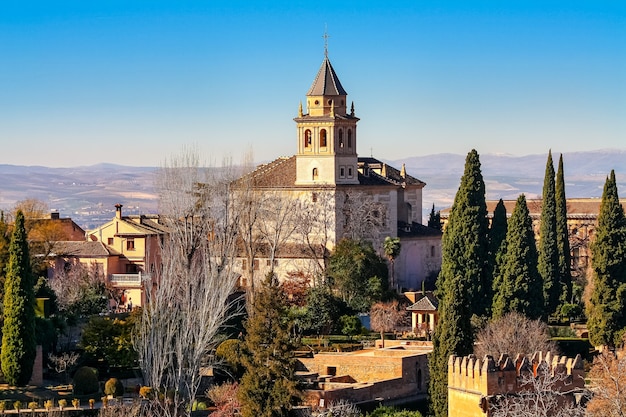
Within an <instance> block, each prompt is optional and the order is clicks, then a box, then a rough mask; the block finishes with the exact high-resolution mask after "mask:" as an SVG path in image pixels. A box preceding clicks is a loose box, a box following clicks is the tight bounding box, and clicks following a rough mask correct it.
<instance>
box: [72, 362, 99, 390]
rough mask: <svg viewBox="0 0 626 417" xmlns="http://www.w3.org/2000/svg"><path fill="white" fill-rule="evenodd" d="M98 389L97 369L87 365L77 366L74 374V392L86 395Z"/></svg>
mask: <svg viewBox="0 0 626 417" xmlns="http://www.w3.org/2000/svg"><path fill="white" fill-rule="evenodd" d="M99 390H100V385H99V384H98V370H97V369H95V368H90V367H88V366H83V367H81V368H78V370H77V371H76V373H75V374H74V394H75V395H87V394H93V393H95V392H98V391H99Z"/></svg>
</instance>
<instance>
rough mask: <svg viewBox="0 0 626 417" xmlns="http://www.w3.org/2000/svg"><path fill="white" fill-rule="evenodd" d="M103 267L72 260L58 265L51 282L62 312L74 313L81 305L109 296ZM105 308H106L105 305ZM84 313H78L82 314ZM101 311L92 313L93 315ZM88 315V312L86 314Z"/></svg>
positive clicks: (95, 305)
mask: <svg viewBox="0 0 626 417" xmlns="http://www.w3.org/2000/svg"><path fill="white" fill-rule="evenodd" d="M101 267H102V266H101V265H99V264H96V263H92V264H89V265H86V264H83V263H80V262H78V261H76V260H72V259H70V260H69V261H68V262H66V263H65V264H64V265H57V266H56V267H55V268H54V270H53V271H52V278H51V279H50V280H49V285H50V288H52V290H53V291H54V293H55V294H56V296H57V303H58V305H59V308H60V309H61V310H62V311H72V312H73V310H74V307H76V306H78V305H79V304H85V303H87V302H88V301H89V300H90V299H94V301H96V302H95V303H93V304H94V307H97V304H98V302H100V301H102V296H104V295H105V294H107V288H106V284H105V281H104V274H103V273H102V269H101ZM102 304H103V307H104V303H102ZM81 312H82V311H77V313H81ZM98 312H99V311H92V312H91V314H95V313H98ZM85 313H86V312H85Z"/></svg>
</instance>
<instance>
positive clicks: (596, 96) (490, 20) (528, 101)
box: [0, 0, 626, 167]
mask: <svg viewBox="0 0 626 417" xmlns="http://www.w3.org/2000/svg"><path fill="white" fill-rule="evenodd" d="M325 31H326V32H327V34H328V35H329V38H328V56H329V58H330V60H331V62H332V64H333V67H334V68H335V71H336V72H337V75H338V76H339V79H340V80H341V83H342V84H343V87H344V88H345V89H346V91H347V92H348V102H350V101H353V102H354V106H355V113H356V116H357V117H359V118H360V119H361V120H360V122H359V125H358V126H359V128H358V129H359V130H358V136H357V146H358V153H359V155H361V156H370V155H374V156H376V157H379V158H382V159H387V160H394V159H400V158H404V157H409V156H423V155H430V154H436V153H448V152H450V153H457V154H466V153H467V152H468V151H469V150H471V149H472V148H475V149H477V150H478V151H479V153H481V154H482V153H505V154H512V155H528V154H545V153H547V151H548V149H552V151H553V152H574V151H585V150H597V149H626V140H625V139H626V1H623V0H619V1H618V0H615V1H602V0H599V1H593V0H589V1H575V0H573V1H551V0H542V1H530V0H529V1H517V0H491V1H472V0H465V1H443V0H440V1H435V0H410V1H402V0H400V1H394V2H383V1H369V0H359V1H353V0H342V1H336V0H335V1H324V0H320V1H300V0H287V1H283V0H273V1H242V0H224V1H222V0H203V1H200V0H175V1H174V0H171V1H165V0H132V1H129V0H99V1H95V0H94V1H85V0H77V1H55V0H41V1H31V0H17V1H14V0H0V164H15V165H44V166H50V167H71V166H79V165H92V164H97V163H115V164H122V165H133V166H159V165H162V164H163V162H164V161H165V160H166V159H167V158H169V157H170V156H172V155H175V154H177V153H180V151H181V149H182V148H183V147H186V146H193V147H196V148H197V149H198V150H199V152H200V154H201V158H202V159H203V160H204V161H205V163H207V164H217V165H219V164H220V163H221V162H222V160H223V159H224V158H232V159H233V160H235V161H236V160H239V159H240V158H241V157H242V155H244V154H245V153H247V152H248V151H250V150H251V151H252V152H253V155H254V159H255V160H256V161H257V162H262V161H269V160H272V159H274V158H276V157H278V156H285V155H292V154H294V153H295V152H296V127H295V123H294V121H293V118H294V117H296V116H297V112H298V104H299V103H300V102H303V103H305V99H306V92H307V91H308V89H309V87H310V86H311V84H312V82H313V79H314V77H315V75H316V73H317V71H318V69H319V67H320V65H321V63H322V60H323V58H324V39H323V35H324V33H325Z"/></svg>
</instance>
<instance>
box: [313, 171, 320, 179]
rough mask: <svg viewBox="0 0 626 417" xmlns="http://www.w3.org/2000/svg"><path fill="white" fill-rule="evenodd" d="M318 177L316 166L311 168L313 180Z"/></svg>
mask: <svg viewBox="0 0 626 417" xmlns="http://www.w3.org/2000/svg"><path fill="white" fill-rule="evenodd" d="M318 177H319V174H318V172H317V168H313V181H315V180H316V179H317V178H318Z"/></svg>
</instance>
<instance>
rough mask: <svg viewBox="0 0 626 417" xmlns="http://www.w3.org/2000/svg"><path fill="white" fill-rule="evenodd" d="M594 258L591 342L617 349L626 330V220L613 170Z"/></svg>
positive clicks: (600, 216)
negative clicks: (619, 339) (621, 335)
mask: <svg viewBox="0 0 626 417" xmlns="http://www.w3.org/2000/svg"><path fill="white" fill-rule="evenodd" d="M591 256H592V261H591V266H592V269H593V273H594V277H593V279H594V285H593V291H592V293H591V298H590V302H589V304H588V306H587V316H588V317H589V321H588V322H587V327H588V329H589V340H590V341H591V343H592V344H594V345H596V346H599V345H608V346H615V345H616V344H617V343H618V342H619V341H617V340H615V339H616V337H617V336H618V335H619V332H620V330H622V329H624V328H626V313H625V311H624V309H625V308H626V305H625V304H626V218H625V216H624V209H623V208H622V205H621V204H620V202H619V197H618V195H617V184H616V182H615V172H614V171H611V175H610V176H609V177H608V178H607V180H606V182H605V184H604V192H603V193H602V203H601V204H600V213H599V214H598V226H597V228H596V239H595V241H594V242H593V243H592V244H591Z"/></svg>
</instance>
